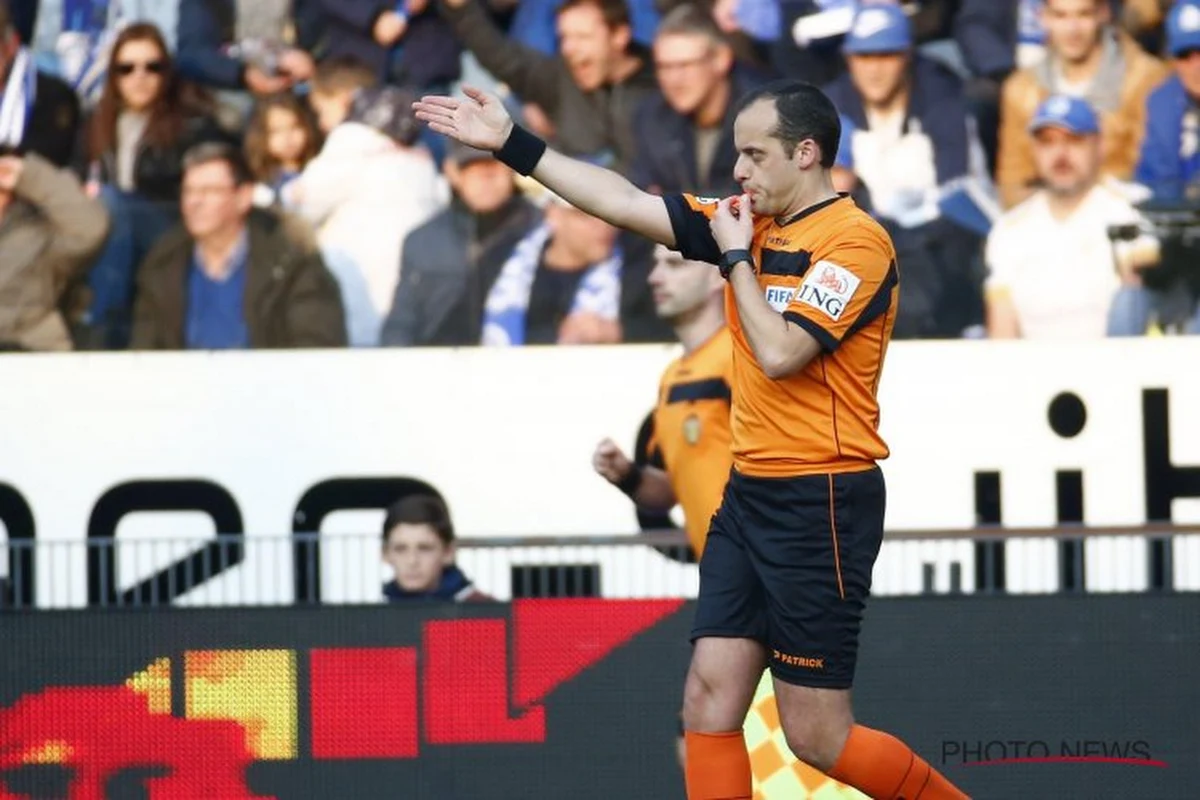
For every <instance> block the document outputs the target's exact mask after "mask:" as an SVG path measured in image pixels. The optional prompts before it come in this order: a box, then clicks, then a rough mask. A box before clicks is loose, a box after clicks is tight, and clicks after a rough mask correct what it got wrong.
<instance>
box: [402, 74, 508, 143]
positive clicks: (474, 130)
mask: <svg viewBox="0 0 1200 800" xmlns="http://www.w3.org/2000/svg"><path fill="white" fill-rule="evenodd" d="M463 94H465V95H466V97H465V98H459V97H446V96H444V95H425V96H424V97H422V98H421V99H420V100H418V101H417V102H415V103H413V110H414V111H415V112H416V115H417V119H419V120H421V121H422V122H424V123H425V124H427V125H428V126H429V127H430V129H431V130H433V131H436V132H437V133H441V134H444V135H446V136H449V137H450V138H452V139H457V140H458V141H460V142H462V143H463V144H468V145H471V146H472V147H477V148H479V149H480V150H499V149H500V148H501V147H503V146H504V142H505V140H506V139H508V135H509V133H511V132H512V128H513V121H512V117H510V116H509V114H508V111H506V110H505V108H504V104H503V103H501V102H500V98H498V97H496V96H495V95H490V94H487V93H486V92H483V91H480V90H479V89H476V88H474V87H472V86H464V87H463Z"/></svg>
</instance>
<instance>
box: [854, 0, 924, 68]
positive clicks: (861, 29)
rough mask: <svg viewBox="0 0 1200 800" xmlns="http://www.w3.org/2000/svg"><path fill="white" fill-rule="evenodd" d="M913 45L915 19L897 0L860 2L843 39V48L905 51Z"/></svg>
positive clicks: (880, 51) (857, 51)
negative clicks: (910, 20) (911, 19)
mask: <svg viewBox="0 0 1200 800" xmlns="http://www.w3.org/2000/svg"><path fill="white" fill-rule="evenodd" d="M912 45H913V34H912V23H910V22H909V21H908V15H907V14H905V13H904V9H902V8H900V5H899V4H898V3H874V4H866V5H863V6H860V7H859V9H858V13H857V14H855V15H854V23H853V24H852V25H851V26H850V30H849V32H847V33H846V39H845V40H844V41H843V42H842V52H843V53H846V54H849V55H859V54H867V53H903V52H905V51H907V50H911V49H912Z"/></svg>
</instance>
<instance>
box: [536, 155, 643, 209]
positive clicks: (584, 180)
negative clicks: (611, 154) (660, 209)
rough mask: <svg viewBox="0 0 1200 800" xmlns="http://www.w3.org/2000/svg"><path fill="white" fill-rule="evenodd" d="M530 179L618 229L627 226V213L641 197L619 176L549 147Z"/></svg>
mask: <svg viewBox="0 0 1200 800" xmlns="http://www.w3.org/2000/svg"><path fill="white" fill-rule="evenodd" d="M533 177H534V178H535V179H537V181H538V182H539V183H542V184H543V185H545V186H547V187H549V188H550V189H551V190H552V191H554V192H555V193H556V194H558V195H559V196H560V197H562V198H563V199H564V200H566V201H567V202H568V203H570V204H571V205H573V206H575V207H576V208H578V209H580V210H581V211H586V212H587V213H589V214H591V215H592V216H594V217H599V218H600V219H602V220H604V221H605V222H608V223H610V224H612V225H615V226H617V227H619V228H627V227H630V224H631V221H630V211H631V209H633V208H634V207H635V206H636V203H635V202H634V200H635V199H636V198H637V197H638V196H639V195H641V194H642V191H641V190H640V189H638V188H637V187H636V186H634V185H633V184H632V183H630V182H629V181H628V180H626V179H625V177H623V176H622V175H620V174H619V173H616V172H613V171H612V170H609V169H605V168H604V167H598V166H596V165H594V164H589V163H587V162H586V161H580V160H578V159H574V158H569V157H567V156H565V155H563V154H562V153H559V152H556V151H554V150H551V149H549V148H547V149H546V153H545V154H544V155H543V156H542V158H541V160H540V161H538V164H537V167H536V168H535V169H534V171H533Z"/></svg>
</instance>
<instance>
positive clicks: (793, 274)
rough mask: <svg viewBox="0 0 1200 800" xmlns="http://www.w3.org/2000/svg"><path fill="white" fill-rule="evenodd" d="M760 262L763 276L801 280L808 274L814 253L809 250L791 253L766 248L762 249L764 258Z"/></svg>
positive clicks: (760, 270)
mask: <svg viewBox="0 0 1200 800" xmlns="http://www.w3.org/2000/svg"><path fill="white" fill-rule="evenodd" d="M759 260H760V261H761V264H760V265H759V272H761V273H762V274H763V275H778V276H781V277H787V278H799V277H803V276H804V273H806V272H808V267H809V265H810V264H811V263H812V253H810V252H808V251H807V250H797V251H792V252H790V251H787V250H772V249H771V248H769V247H764V248H763V249H762V258H761V259H759Z"/></svg>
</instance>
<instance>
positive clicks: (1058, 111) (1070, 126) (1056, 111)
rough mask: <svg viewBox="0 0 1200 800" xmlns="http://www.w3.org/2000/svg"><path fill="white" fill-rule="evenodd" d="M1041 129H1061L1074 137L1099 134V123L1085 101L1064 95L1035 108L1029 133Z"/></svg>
mask: <svg viewBox="0 0 1200 800" xmlns="http://www.w3.org/2000/svg"><path fill="white" fill-rule="evenodd" d="M1043 128H1061V129H1063V130H1064V131H1068V132H1069V133H1073V134H1075V135H1076V136H1086V135H1089V134H1093V133H1099V132H1100V121H1099V120H1098V119H1096V112H1095V111H1093V110H1092V107H1091V106H1090V105H1088V103H1087V101H1086V100H1080V99H1079V98H1078V97H1068V96H1067V95H1064V94H1059V95H1054V96H1053V97H1049V98H1047V99H1046V100H1045V101H1044V102H1043V103H1042V104H1041V105H1040V106H1038V108H1037V112H1036V113H1034V115H1033V121H1031V122H1030V123H1029V132H1030V133H1037V132H1038V131H1040V130H1042V129H1043Z"/></svg>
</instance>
